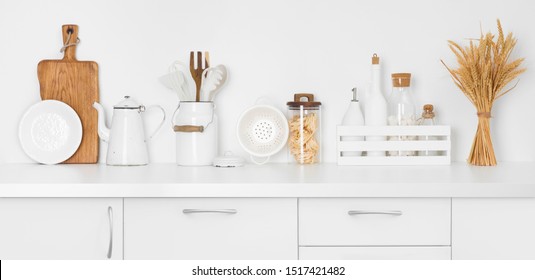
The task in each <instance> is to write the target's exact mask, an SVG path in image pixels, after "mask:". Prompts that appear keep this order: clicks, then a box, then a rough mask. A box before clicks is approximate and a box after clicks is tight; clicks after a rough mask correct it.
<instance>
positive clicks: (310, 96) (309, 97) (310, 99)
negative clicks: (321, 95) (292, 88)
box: [294, 93, 314, 102]
mask: <svg viewBox="0 0 535 280" xmlns="http://www.w3.org/2000/svg"><path fill="white" fill-rule="evenodd" d="M301 98H306V99H307V101H306V102H314V94H312V93H296V94H294V102H302V101H301Z"/></svg>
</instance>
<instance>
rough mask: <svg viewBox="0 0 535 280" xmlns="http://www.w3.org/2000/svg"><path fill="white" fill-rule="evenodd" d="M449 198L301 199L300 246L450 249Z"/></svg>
mask: <svg viewBox="0 0 535 280" xmlns="http://www.w3.org/2000/svg"><path fill="white" fill-rule="evenodd" d="M450 207H451V200H450V199H449V198H303V199H299V243H300V245H301V246H303V245H305V246H314V245H318V246H400V245H403V246H436V245H442V246H449V245H450V223H451V208H450Z"/></svg>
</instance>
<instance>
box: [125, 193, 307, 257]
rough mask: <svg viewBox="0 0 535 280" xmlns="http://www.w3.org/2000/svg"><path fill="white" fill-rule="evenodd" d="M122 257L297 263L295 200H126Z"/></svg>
mask: <svg viewBox="0 0 535 280" xmlns="http://www.w3.org/2000/svg"><path fill="white" fill-rule="evenodd" d="M125 213H126V214H125V224H124V227H125V259H297V250H298V246H297V199H293V198H280V199H279V198H125Z"/></svg>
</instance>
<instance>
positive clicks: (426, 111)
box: [422, 104, 435, 119]
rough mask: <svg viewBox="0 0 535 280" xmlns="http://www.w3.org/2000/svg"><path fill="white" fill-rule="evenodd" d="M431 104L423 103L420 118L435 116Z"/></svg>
mask: <svg viewBox="0 0 535 280" xmlns="http://www.w3.org/2000/svg"><path fill="white" fill-rule="evenodd" d="M433 109H434V107H433V105H432V104H425V105H424V112H423V113H422V118H424V119H432V118H434V117H435V112H433Z"/></svg>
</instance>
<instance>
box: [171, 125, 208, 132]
mask: <svg viewBox="0 0 535 280" xmlns="http://www.w3.org/2000/svg"><path fill="white" fill-rule="evenodd" d="M173 130H174V131H175V132H204V127H203V126H202V125H175V126H174V127H173Z"/></svg>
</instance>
